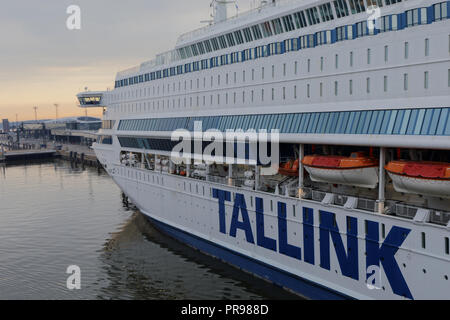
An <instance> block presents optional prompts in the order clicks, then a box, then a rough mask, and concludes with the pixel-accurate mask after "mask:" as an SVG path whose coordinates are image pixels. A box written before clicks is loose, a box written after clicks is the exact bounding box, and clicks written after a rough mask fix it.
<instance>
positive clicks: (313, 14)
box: [306, 7, 320, 25]
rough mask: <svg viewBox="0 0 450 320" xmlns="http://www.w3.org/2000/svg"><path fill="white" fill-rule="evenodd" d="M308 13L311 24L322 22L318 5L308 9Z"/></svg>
mask: <svg viewBox="0 0 450 320" xmlns="http://www.w3.org/2000/svg"><path fill="white" fill-rule="evenodd" d="M306 15H307V17H308V22H309V25H314V24H317V23H320V19H319V13H318V12H317V8H316V7H313V8H309V9H306Z"/></svg>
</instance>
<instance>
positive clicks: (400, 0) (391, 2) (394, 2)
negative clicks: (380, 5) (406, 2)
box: [384, 0, 402, 5]
mask: <svg viewBox="0 0 450 320" xmlns="http://www.w3.org/2000/svg"><path fill="white" fill-rule="evenodd" d="M384 1H386V4H387V5H391V4H396V3H399V2H402V0H384Z"/></svg>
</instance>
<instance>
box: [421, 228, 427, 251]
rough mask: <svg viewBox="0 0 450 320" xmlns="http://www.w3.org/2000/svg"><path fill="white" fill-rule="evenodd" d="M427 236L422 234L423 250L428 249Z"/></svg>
mask: <svg viewBox="0 0 450 320" xmlns="http://www.w3.org/2000/svg"><path fill="white" fill-rule="evenodd" d="M426 245H427V243H426V235H425V232H422V249H426Z"/></svg>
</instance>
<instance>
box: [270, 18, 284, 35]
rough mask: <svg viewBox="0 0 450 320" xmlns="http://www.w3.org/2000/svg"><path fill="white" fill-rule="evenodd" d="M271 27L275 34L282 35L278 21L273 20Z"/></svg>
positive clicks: (281, 28)
mask: <svg viewBox="0 0 450 320" xmlns="http://www.w3.org/2000/svg"><path fill="white" fill-rule="evenodd" d="M272 26H273V30H274V32H275V34H280V33H283V27H282V26H281V21H280V19H274V20H272Z"/></svg>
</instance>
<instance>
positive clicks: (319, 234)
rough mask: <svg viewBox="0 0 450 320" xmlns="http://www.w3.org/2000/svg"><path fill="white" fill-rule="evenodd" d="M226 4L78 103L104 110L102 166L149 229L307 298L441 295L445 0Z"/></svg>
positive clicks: (447, 219)
mask: <svg viewBox="0 0 450 320" xmlns="http://www.w3.org/2000/svg"><path fill="white" fill-rule="evenodd" d="M229 2H230V1H214V2H213V6H214V9H215V19H214V20H213V21H211V23H210V25H208V26H206V27H204V28H201V29H199V30H195V31H193V32H189V33H187V34H184V35H182V36H180V37H179V39H178V41H177V44H176V47H175V49H174V50H172V51H169V52H166V53H163V54H161V55H158V56H157V58H156V59H154V60H152V61H149V62H144V63H142V64H141V65H140V66H137V67H135V68H132V69H129V70H125V71H122V72H119V73H118V74H117V77H116V81H115V88H114V90H112V91H108V92H84V93H80V94H79V95H78V97H79V100H80V106H82V107H103V108H104V109H105V111H104V119H103V129H102V130H101V132H100V134H101V139H100V140H99V142H98V143H97V144H95V145H94V149H95V151H96V154H97V156H98V158H99V160H100V161H101V163H102V164H103V165H104V167H105V169H106V170H107V171H108V173H109V174H110V175H111V176H112V177H113V179H114V181H115V182H116V183H117V184H118V185H119V186H120V188H121V189H122V190H123V191H124V193H125V194H126V195H127V196H128V197H130V198H131V199H132V201H133V202H134V203H135V204H136V206H137V207H138V208H139V209H140V210H141V211H142V212H143V213H144V214H145V215H146V216H148V217H149V219H150V220H152V221H153V222H154V223H155V224H157V225H158V226H159V227H160V228H161V229H163V230H164V231H166V232H168V233H169V234H171V235H172V236H174V237H176V238H177V239H179V240H181V241H183V242H186V243H188V244H189V245H192V246H194V247H196V248H198V249H200V250H202V251H204V252H206V253H208V254H211V255H213V256H216V257H218V258H220V259H222V260H224V261H227V262H229V263H231V264H233V265H236V266H238V267H240V268H243V269H245V270H247V271H249V272H252V273H254V274H255V275H257V276H259V277H262V278H264V279H267V280H269V281H272V282H274V283H276V284H278V285H281V286H284V287H286V288H288V289H290V290H292V291H295V292H297V293H299V294H301V295H304V296H306V297H309V298H357V299H404V298H407V299H448V298H450V283H449V280H448V277H449V276H450V274H449V273H450V272H449V270H450V268H449V267H450V244H449V237H450V121H449V119H450V109H449V93H450V59H449V54H450V32H449V30H450V29H449V21H448V18H449V17H450V2H449V1H418V0H408V1H405V0H404V1H394V0H334V1H316V0H315V1H313V0H306V1H276V2H275V1H273V2H270V3H266V2H263V3H262V4H261V6H259V7H258V8H255V9H253V10H251V11H249V12H247V13H244V14H241V15H238V16H236V17H232V18H227V15H226V6H227V5H228V4H229ZM274 130H275V131H274ZM229 131H233V132H235V133H236V132H238V133H239V134H240V137H241V140H239V139H237V140H234V139H233V140H232V141H230V140H228V139H226V140H225V141H222V140H217V137H219V136H226V134H227V132H229ZM266 131H267V134H265V132H266ZM177 132H178V133H180V134H183V135H184V136H183V137H185V136H186V135H188V136H189V137H190V138H191V139H192V141H191V142H189V144H188V145H185V148H184V149H183V151H184V153H177V155H178V154H179V156H177V157H174V150H175V149H177V146H178V145H179V144H180V141H181V140H182V139H180V137H181V136H182V135H181V136H180V135H176V137H178V138H177V139H174V133H177ZM272 133H273V134H272ZM212 137H215V138H212ZM262 140H264V142H267V144H268V145H269V147H268V151H267V150H266V151H267V154H269V153H270V154H271V156H272V157H273V155H274V154H275V153H276V154H277V159H276V162H279V163H280V164H279V165H277V166H276V165H274V164H273V163H272V164H271V165H267V164H266V163H265V162H264V161H263V157H262V153H263V152H262V151H261V150H262V149H263V146H262V144H261V143H262V142H263V141H262ZM212 145H214V146H215V150H214V152H212V153H211V152H209V153H210V154H213V155H215V156H216V157H213V158H207V157H205V153H207V151H211V149H212V147H211V146H212ZM186 146H187V147H186ZM186 149H189V151H188V152H186ZM225 149H226V150H228V153H227V156H226V157H222V158H220V157H218V156H217V155H218V154H219V153H220V152H219V151H222V150H225ZM229 150H231V151H229ZM239 150H242V152H241V153H240V152H239ZM252 150H253V151H254V152H252ZM275 151H276V152H275ZM251 160H253V161H251Z"/></svg>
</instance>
